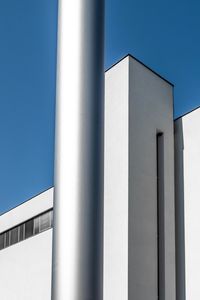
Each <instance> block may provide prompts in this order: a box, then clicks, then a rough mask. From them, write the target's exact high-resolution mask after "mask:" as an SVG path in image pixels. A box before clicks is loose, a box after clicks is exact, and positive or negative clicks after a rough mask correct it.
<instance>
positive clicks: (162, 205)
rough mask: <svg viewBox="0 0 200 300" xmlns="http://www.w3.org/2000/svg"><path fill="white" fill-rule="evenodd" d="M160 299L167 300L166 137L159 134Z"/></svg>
mask: <svg viewBox="0 0 200 300" xmlns="http://www.w3.org/2000/svg"><path fill="white" fill-rule="evenodd" d="M156 148H157V222H158V224H157V243H158V244H157V245H158V299H159V300H165V214H164V212H165V203H164V135H163V133H157V136H156Z"/></svg>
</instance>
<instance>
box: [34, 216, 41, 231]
mask: <svg viewBox="0 0 200 300" xmlns="http://www.w3.org/2000/svg"><path fill="white" fill-rule="evenodd" d="M39 226H40V217H37V218H35V219H34V234H37V233H39V232H40V230H39Z"/></svg>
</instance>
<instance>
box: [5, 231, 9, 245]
mask: <svg viewBox="0 0 200 300" xmlns="http://www.w3.org/2000/svg"><path fill="white" fill-rule="evenodd" d="M4 235H5V244H4V247H8V246H9V245H10V242H9V231H7V232H5V233H4Z"/></svg>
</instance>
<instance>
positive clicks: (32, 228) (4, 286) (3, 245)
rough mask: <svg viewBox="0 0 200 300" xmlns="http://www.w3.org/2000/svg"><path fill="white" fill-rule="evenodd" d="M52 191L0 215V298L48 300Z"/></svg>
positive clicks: (49, 293) (49, 295)
mask: <svg viewBox="0 0 200 300" xmlns="http://www.w3.org/2000/svg"><path fill="white" fill-rule="evenodd" d="M52 225H53V189H49V190H47V191H45V192H44V193H42V194H40V195H38V196H36V197H34V198H32V199H30V200H28V201H27V202H25V203H23V204H21V205H19V206H18V207H16V208H14V209H12V210H10V211H8V212H6V213H5V214H3V215H1V216H0V294H1V295H0V299H2V300H35V299H37V300H49V299H51V274H52V270H51V269H52Z"/></svg>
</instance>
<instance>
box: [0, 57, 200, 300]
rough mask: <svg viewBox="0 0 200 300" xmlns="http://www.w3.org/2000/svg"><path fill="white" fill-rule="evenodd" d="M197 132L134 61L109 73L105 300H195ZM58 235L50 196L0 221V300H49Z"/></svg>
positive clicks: (198, 123) (199, 263)
mask: <svg viewBox="0 0 200 300" xmlns="http://www.w3.org/2000/svg"><path fill="white" fill-rule="evenodd" d="M199 128H200V109H197V110H195V111H193V112H191V113H189V114H187V115H186V116H183V117H182V118H179V119H177V120H175V121H174V119H173V85H172V84H171V83H170V82H168V81H167V80H165V79H164V78H162V77H161V76H160V75H158V74H157V73H155V72H154V71H152V70H151V69H149V68H148V67H147V66H145V65H144V64H143V63H141V62H139V61H138V60H137V59H135V58H134V57H132V56H130V55H128V56H126V57H125V58H124V59H122V60H121V61H119V62H118V63H117V64H116V65H114V66H113V67H112V68H110V69H109V70H108V71H107V72H106V74H105V128H104V134H105V138H104V242H103V244H104V266H103V269H104V273H103V299H104V300H113V299H114V300H132V299H135V300H146V299H148V300H155V299H159V300H175V299H176V300H184V299H187V300H196V299H199V297H200V288H199V284H198V272H199V269H200V260H199V251H200V238H199V236H200V234H199V233H200V222H199V218H198V208H199V204H198V189H199V175H198V174H199V170H200V158H199V157H200V153H199V148H200V135H199ZM184 216H185V217H184ZM52 227H53V188H51V189H49V190H47V191H45V192H44V193H42V194H40V195H38V196H36V197H34V198H32V199H31V200H28V201H27V202H25V203H23V204H21V205H20V206H18V207H16V208H14V209H12V210H10V211H8V212H6V213H5V214H3V215H1V216H0V293H1V296H0V299H2V300H27V299H29V300H32V299H37V300H40V299H41V300H50V299H51V283H52Z"/></svg>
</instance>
